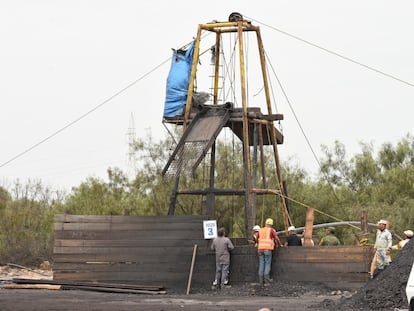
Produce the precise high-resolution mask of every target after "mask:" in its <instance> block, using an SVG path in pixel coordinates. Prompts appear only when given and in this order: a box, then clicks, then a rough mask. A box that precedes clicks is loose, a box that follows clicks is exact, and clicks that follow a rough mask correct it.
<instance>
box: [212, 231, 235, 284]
mask: <svg viewBox="0 0 414 311" xmlns="http://www.w3.org/2000/svg"><path fill="white" fill-rule="evenodd" d="M225 234H226V230H225V229H224V228H220V229H219V230H218V231H217V238H215V239H214V240H213V243H212V244H211V250H212V251H215V252H216V277H215V279H214V282H213V287H217V286H219V287H220V288H224V287H229V285H228V283H229V271H230V251H232V250H233V249H234V246H233V243H232V242H231V240H230V239H229V238H228V237H226V236H225Z"/></svg>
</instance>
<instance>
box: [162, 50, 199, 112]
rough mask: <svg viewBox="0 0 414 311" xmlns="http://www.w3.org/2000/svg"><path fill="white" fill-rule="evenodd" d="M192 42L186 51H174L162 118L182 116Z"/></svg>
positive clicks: (186, 91) (190, 62)
mask: <svg viewBox="0 0 414 311" xmlns="http://www.w3.org/2000/svg"><path fill="white" fill-rule="evenodd" d="M193 52H194V42H193V43H191V45H190V46H189V47H188V49H187V50H182V49H180V50H174V52H173V56H172V61H171V68H170V72H169V74H168V78H167V94H166V98H165V105H164V118H173V117H176V116H179V115H182V114H183V109H184V106H185V104H186V102H187V93H188V86H189V84H190V75H191V66H192V63H193Z"/></svg>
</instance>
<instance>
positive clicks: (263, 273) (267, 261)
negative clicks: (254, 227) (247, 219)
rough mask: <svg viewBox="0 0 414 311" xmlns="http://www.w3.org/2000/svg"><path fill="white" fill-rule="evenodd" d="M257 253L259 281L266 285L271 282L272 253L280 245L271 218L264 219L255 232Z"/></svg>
mask: <svg viewBox="0 0 414 311" xmlns="http://www.w3.org/2000/svg"><path fill="white" fill-rule="evenodd" d="M256 237H257V241H258V245H257V251H258V254H259V282H260V284H261V285H264V286H268V285H270V283H271V282H272V279H271V278H270V270H271V268H272V254H273V250H274V249H275V246H276V247H282V243H281V242H280V239H279V237H278V235H277V232H276V230H275V229H274V228H273V219H272V218H268V219H266V222H265V226H264V227H263V228H261V229H260V230H259V231H258V232H257V233H256Z"/></svg>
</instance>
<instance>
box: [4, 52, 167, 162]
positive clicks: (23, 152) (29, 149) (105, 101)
mask: <svg viewBox="0 0 414 311" xmlns="http://www.w3.org/2000/svg"><path fill="white" fill-rule="evenodd" d="M170 59H171V58H168V59H166V60H165V61H163V62H162V63H160V64H159V65H157V66H155V67H154V68H153V69H151V70H150V71H148V72H147V73H145V74H143V75H142V76H141V77H139V78H138V79H136V80H135V81H133V82H131V83H129V84H128V85H127V86H125V87H123V88H122V89H120V90H119V91H118V92H116V93H115V94H113V95H112V96H110V97H108V98H107V99H105V100H104V101H103V102H101V103H100V104H99V105H97V106H95V107H94V108H92V109H91V110H89V111H87V112H86V113H84V114H82V115H81V116H80V117H78V118H76V119H75V120H73V121H71V122H69V123H68V124H66V125H65V126H64V127H62V128H60V129H58V130H57V131H55V132H53V133H52V134H50V135H49V136H47V137H45V138H43V139H42V140H40V141H39V142H37V143H36V144H34V145H32V146H31V147H29V148H27V149H25V150H23V151H22V152H20V153H18V154H17V155H15V156H14V157H12V158H10V159H9V160H7V161H6V162H4V163H2V164H0V168H1V167H4V166H6V165H7V164H9V163H11V162H13V161H14V160H16V159H18V158H20V157H21V156H23V155H25V154H26V153H28V152H30V151H32V150H33V149H35V148H37V147H39V146H40V145H42V144H43V143H45V142H47V141H48V140H50V139H52V138H53V137H55V136H56V135H58V134H60V133H61V132H63V131H64V130H66V129H67V128H69V127H71V126H72V125H74V124H75V123H78V122H79V121H80V120H82V119H84V118H86V117H87V116H88V115H90V114H91V113H92V112H95V111H96V110H98V109H99V108H101V107H102V106H103V105H105V104H107V103H108V102H110V101H111V100H113V99H114V98H115V97H117V96H119V95H120V94H122V93H123V92H125V91H126V90H127V89H129V88H130V87H132V86H133V85H135V84H136V83H138V82H139V81H141V80H142V79H144V78H145V77H147V76H148V75H150V74H151V73H153V72H154V71H155V70H157V69H158V68H160V67H161V66H162V65H164V64H165V63H166V62H168V61H170Z"/></svg>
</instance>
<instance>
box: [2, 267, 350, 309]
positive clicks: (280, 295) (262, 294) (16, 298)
mask: <svg viewBox="0 0 414 311" xmlns="http://www.w3.org/2000/svg"><path fill="white" fill-rule="evenodd" d="M13 278H16V279H40V280H51V279H52V278H53V273H52V271H50V270H42V269H34V270H25V269H21V268H16V267H10V266H0V306H1V307H0V309H1V310H2V311H20V310H32V311H35V310H39V311H40V310H42V311H45V310H59V311H65V310H80V311H93V310H96V311H98V310H99V311H109V310H117V311H130V310H143V311H149V310H151V311H156V310H159V311H161V310H165V311H167V310H171V311H176V310H182V311H186V310H206V311H209V310H216V311H217V310H222V311H236V310H246V311H247V310H259V309H261V308H269V309H270V310H286V311H289V310H305V309H307V308H309V310H314V311H318V310H325V308H324V307H323V305H324V303H323V302H324V301H325V300H328V301H337V300H339V299H340V298H341V297H344V296H346V295H350V293H347V292H339V291H335V290H331V289H329V288H325V287H323V286H322V287H321V286H319V285H317V284H312V285H308V286H303V285H300V284H288V285H287V284H281V283H277V282H274V284H272V286H270V287H265V288H263V287H261V286H258V284H245V285H233V286H232V287H231V288H226V289H221V290H213V289H211V287H210V285H206V286H205V287H202V288H191V291H190V294H189V295H186V294H185V291H184V293H174V292H172V291H171V290H168V289H167V294H160V295H142V294H118V293H102V292H95V291H86V290H47V289H7V288H5V287H6V285H7V284H12V283H13V282H12V280H13ZM321 306H322V307H321Z"/></svg>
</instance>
